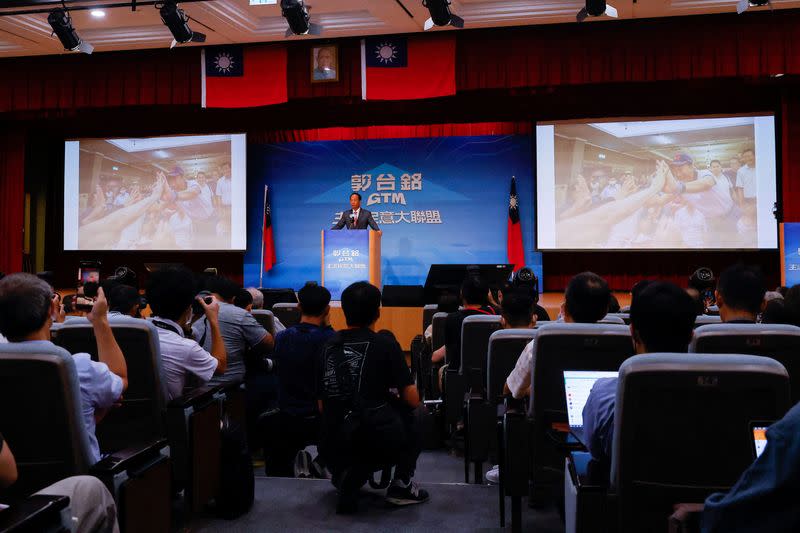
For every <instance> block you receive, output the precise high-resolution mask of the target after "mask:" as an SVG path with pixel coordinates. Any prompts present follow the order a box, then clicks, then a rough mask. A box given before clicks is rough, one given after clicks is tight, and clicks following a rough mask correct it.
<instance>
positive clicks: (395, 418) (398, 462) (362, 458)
mask: <svg viewBox="0 0 800 533" xmlns="http://www.w3.org/2000/svg"><path fill="white" fill-rule="evenodd" d="M483 295H484V298H485V296H486V292H484V293H483ZM380 303H381V293H380V290H378V289H377V288H376V287H374V286H372V285H370V284H369V283H366V282H358V283H354V284H352V285H350V286H349V287H347V288H346V289H345V290H344V292H343V293H342V309H343V311H344V315H345V320H346V322H347V327H348V329H346V330H343V331H340V332H338V333H337V334H336V335H335V336H334V337H333V338H331V340H330V341H328V344H327V345H326V346H325V350H324V353H323V356H322V361H321V366H320V368H321V376H320V377H321V382H320V389H319V392H320V408H321V410H322V414H323V428H324V429H323V435H324V437H323V439H322V443H321V448H320V450H321V452H322V453H323V457H324V458H325V460H326V462H327V464H328V465H330V467H331V469H332V472H333V475H334V477H333V480H334V484H335V485H336V486H337V488H338V489H339V505H338V509H337V511H338V512H343V513H347V512H354V511H355V510H356V507H357V494H358V489H359V488H360V487H361V486H362V485H363V484H364V483H365V482H366V480H367V477H368V476H370V475H371V473H372V471H373V470H374V469H378V468H382V467H384V466H385V465H390V464H393V465H395V471H394V479H393V480H392V482H391V485H390V486H389V489H388V490H387V493H386V498H387V501H388V502H390V503H392V504H395V505H408V504H414V503H420V502H424V501H426V500H427V499H428V493H427V491H425V490H423V489H420V488H418V487H417V485H416V484H415V483H414V482H413V481H412V480H411V478H412V476H413V475H414V471H415V469H416V463H417V457H418V456H419V452H420V441H419V435H418V428H417V418H416V416H415V413H414V409H416V408H417V407H418V406H419V404H420V401H419V393H418V392H417V387H416V386H415V385H414V384H413V381H412V379H411V373H410V372H409V370H408V366H407V365H406V361H405V357H404V356H403V352H401V351H400V349H399V346H398V345H397V343H396V342H392V341H391V340H388V339H387V338H386V337H385V336H383V335H379V334H377V333H375V332H374V331H373V330H372V328H373V327H374V325H375V322H376V321H377V320H378V317H379V316H380Z"/></svg>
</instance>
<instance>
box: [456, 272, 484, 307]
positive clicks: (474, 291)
mask: <svg viewBox="0 0 800 533" xmlns="http://www.w3.org/2000/svg"><path fill="white" fill-rule="evenodd" d="M461 298H462V299H463V300H464V301H465V302H467V303H468V304H470V305H486V304H487V303H488V302H489V286H488V285H486V283H484V282H483V280H482V279H481V277H480V276H478V275H476V274H469V275H467V277H466V278H464V282H463V283H462V284H461Z"/></svg>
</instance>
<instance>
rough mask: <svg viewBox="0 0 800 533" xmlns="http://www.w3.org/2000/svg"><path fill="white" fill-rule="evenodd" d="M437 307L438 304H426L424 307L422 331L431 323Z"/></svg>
mask: <svg viewBox="0 0 800 533" xmlns="http://www.w3.org/2000/svg"><path fill="white" fill-rule="evenodd" d="M437 309H439V306H438V305H437V304H425V307H423V308H422V333H425V330H426V329H428V326H430V325H431V322H432V321H433V315H435V314H436V311H437Z"/></svg>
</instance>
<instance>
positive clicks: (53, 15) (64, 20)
mask: <svg viewBox="0 0 800 533" xmlns="http://www.w3.org/2000/svg"><path fill="white" fill-rule="evenodd" d="M47 22H48V23H49V24H50V27H51V28H53V33H55V34H56V37H58V40H59V41H61V44H62V45H64V50H69V51H70V52H83V53H84V54H91V53H92V50H94V46H92V45H91V44H89V43H85V42H83V41H81V38H80V37H78V32H76V31H75V28H73V27H72V18H70V16H69V13H68V12H67V11H66V10H65V9H61V8H58V9H54V10H53V11H51V12H50V14H49V15H47Z"/></svg>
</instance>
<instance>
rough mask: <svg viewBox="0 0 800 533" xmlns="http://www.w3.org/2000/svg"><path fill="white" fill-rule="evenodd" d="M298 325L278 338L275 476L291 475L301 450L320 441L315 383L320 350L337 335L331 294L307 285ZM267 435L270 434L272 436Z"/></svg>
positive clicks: (270, 455)
mask: <svg viewBox="0 0 800 533" xmlns="http://www.w3.org/2000/svg"><path fill="white" fill-rule="evenodd" d="M297 299H298V300H299V307H300V323H299V324H297V325H295V326H291V327H289V328H287V329H286V330H284V331H282V332H281V333H279V334H278V335H277V336H276V337H275V353H274V355H273V361H274V362H275V367H276V371H277V374H278V408H279V409H280V414H279V420H278V425H279V432H278V433H277V434H278V435H281V437H282V438H274V437H273V438H269V441H268V442H265V449H266V450H267V454H266V455H267V457H266V463H267V464H266V470H267V474H268V475H272V476H291V475H292V464H291V463H292V459H293V458H294V456H295V455H296V454H297V452H298V451H300V450H302V449H303V448H304V447H305V446H307V445H308V444H317V442H318V440H319V425H320V423H319V410H318V407H317V385H318V382H319V379H318V377H317V376H318V374H319V371H318V370H319V369H318V365H319V361H320V354H321V352H322V347H323V346H324V345H325V343H326V342H327V341H328V340H329V339H330V338H331V337H332V336H333V335H334V333H335V332H334V331H333V328H331V326H330V322H329V314H330V309H331V308H330V305H329V304H330V301H331V293H330V291H328V289H326V288H325V287H320V286H319V285H306V286H305V287H303V288H302V289H300V291H299V292H298V293H297ZM268 437H269V436H268Z"/></svg>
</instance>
